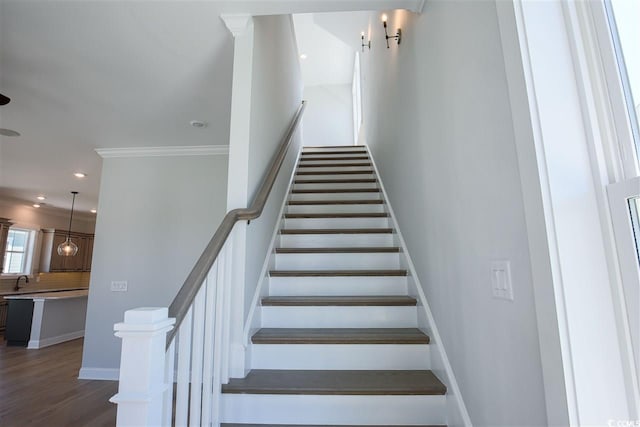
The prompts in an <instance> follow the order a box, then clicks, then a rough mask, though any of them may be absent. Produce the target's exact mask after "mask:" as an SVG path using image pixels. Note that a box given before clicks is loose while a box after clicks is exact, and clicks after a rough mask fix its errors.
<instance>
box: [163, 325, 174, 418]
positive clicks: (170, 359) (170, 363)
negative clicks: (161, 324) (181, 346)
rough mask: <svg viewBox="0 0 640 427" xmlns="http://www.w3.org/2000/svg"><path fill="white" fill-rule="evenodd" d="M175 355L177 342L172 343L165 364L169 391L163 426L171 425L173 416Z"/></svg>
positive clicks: (164, 404)
mask: <svg viewBox="0 0 640 427" xmlns="http://www.w3.org/2000/svg"><path fill="white" fill-rule="evenodd" d="M175 355H176V340H175V338H174V339H173V341H171V344H170V345H169V348H168V349H167V354H166V356H165V364H164V378H165V379H164V380H165V382H166V383H167V390H166V391H165V392H164V403H163V404H162V406H163V408H162V409H163V411H164V413H163V414H162V425H163V426H170V425H171V416H172V415H173V380H174V371H173V370H174V368H175V365H174V363H175Z"/></svg>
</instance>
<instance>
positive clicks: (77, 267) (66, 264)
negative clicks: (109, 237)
mask: <svg viewBox="0 0 640 427" xmlns="http://www.w3.org/2000/svg"><path fill="white" fill-rule="evenodd" d="M66 238H67V232H66V231H63V230H54V229H43V230H42V250H41V254H40V271H41V272H43V273H45V272H50V271H51V272H53V271H91V260H92V256H93V234H85V233H75V232H72V233H71V241H73V243H75V244H76V245H78V253H77V254H75V256H61V255H58V245H60V244H61V243H63V242H64V241H65V240H66Z"/></svg>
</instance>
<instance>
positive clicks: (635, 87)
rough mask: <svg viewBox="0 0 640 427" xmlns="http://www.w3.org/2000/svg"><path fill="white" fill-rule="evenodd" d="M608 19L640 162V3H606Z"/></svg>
mask: <svg viewBox="0 0 640 427" xmlns="http://www.w3.org/2000/svg"><path fill="white" fill-rule="evenodd" d="M605 6H606V8H607V15H608V16H607V17H608V19H609V26H610V30H611V35H612V39H613V45H614V47H615V55H616V59H617V62H618V70H619V72H620V78H621V82H622V87H623V90H624V97H625V101H626V104H627V105H626V107H627V112H628V114H629V121H630V125H631V128H632V129H631V130H632V134H633V138H634V140H635V152H636V156H637V158H638V159H640V132H639V130H638V115H640V43H638V40H640V26H639V25H638V22H639V21H640V2H639V1H638V0H608V1H605Z"/></svg>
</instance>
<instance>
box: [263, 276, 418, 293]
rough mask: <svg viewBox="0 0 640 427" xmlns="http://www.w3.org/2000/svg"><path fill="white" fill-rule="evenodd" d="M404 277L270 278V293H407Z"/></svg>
mask: <svg viewBox="0 0 640 427" xmlns="http://www.w3.org/2000/svg"><path fill="white" fill-rule="evenodd" d="M407 291H408V284H407V278H406V277H270V278H269V295H270V296H287V295H290V296H324V295H327V296H340V295H342V296H345V295H346V296H348V295H406V294H407Z"/></svg>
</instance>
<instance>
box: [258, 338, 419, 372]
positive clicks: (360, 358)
mask: <svg viewBox="0 0 640 427" xmlns="http://www.w3.org/2000/svg"><path fill="white" fill-rule="evenodd" d="M251 368H252V369H329V370H331V369H353V370H358V369H370V370H396V369H400V370H410V369H431V359H430V354H429V345H428V344H252V345H251Z"/></svg>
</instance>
